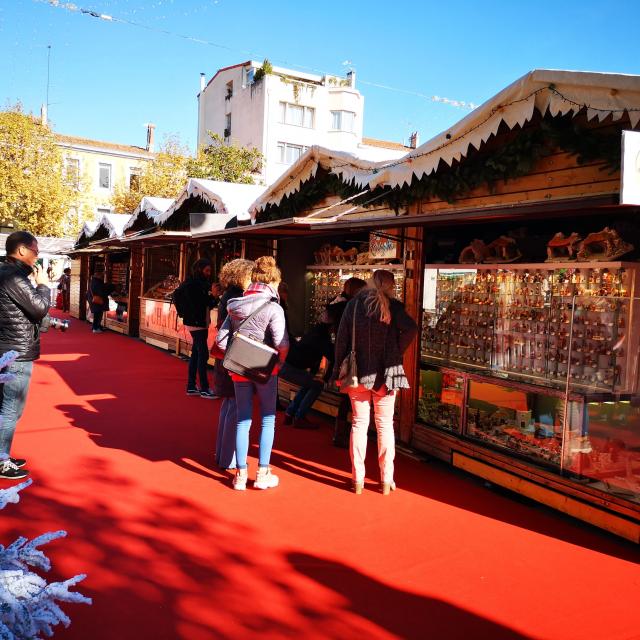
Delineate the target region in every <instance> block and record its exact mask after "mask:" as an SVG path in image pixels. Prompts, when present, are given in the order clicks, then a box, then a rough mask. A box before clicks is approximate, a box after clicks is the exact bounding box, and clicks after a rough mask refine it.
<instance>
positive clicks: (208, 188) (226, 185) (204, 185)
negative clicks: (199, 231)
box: [156, 178, 265, 225]
mask: <svg viewBox="0 0 640 640" xmlns="http://www.w3.org/2000/svg"><path fill="white" fill-rule="evenodd" d="M264 189H265V188H264V187H263V186H260V185H255V184H237V183H234V182H221V181H218V180H204V179H200V178H189V181H188V182H187V184H186V186H185V187H184V189H183V190H182V191H181V192H180V194H179V195H178V197H177V198H176V199H175V201H174V202H173V204H172V205H171V206H170V207H169V208H168V209H167V210H166V211H164V212H163V213H161V214H160V215H159V216H158V217H157V218H156V224H158V225H162V224H164V223H165V222H166V221H167V220H168V219H169V218H170V217H171V216H172V215H173V214H174V213H176V211H178V210H179V209H180V207H181V206H182V205H183V204H184V203H185V201H186V200H188V199H189V198H190V197H199V198H201V199H202V200H203V201H204V202H205V203H206V205H208V206H210V207H211V208H212V211H207V210H204V211H201V212H199V213H224V214H230V215H231V216H236V217H237V218H238V221H239V222H244V221H248V220H249V219H250V217H249V213H248V209H249V205H250V204H251V203H252V202H253V201H254V200H255V199H256V198H257V197H258V196H260V195H261V194H262V193H263V192H264Z"/></svg>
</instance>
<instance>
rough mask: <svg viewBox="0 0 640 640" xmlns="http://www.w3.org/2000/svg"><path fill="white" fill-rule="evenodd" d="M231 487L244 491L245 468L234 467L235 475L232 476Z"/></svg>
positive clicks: (245, 486)
mask: <svg viewBox="0 0 640 640" xmlns="http://www.w3.org/2000/svg"><path fill="white" fill-rule="evenodd" d="M233 488H234V489H235V490H236V491H244V490H245V489H246V488H247V470H246V469H236V475H235V476H233Z"/></svg>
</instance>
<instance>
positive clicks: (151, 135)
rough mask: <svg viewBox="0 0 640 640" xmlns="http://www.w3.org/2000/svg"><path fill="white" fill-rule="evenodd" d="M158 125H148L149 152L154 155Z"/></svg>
mask: <svg viewBox="0 0 640 640" xmlns="http://www.w3.org/2000/svg"><path fill="white" fill-rule="evenodd" d="M155 128H156V125H155V124H152V123H151V122H150V123H149V124H148V125H147V151H149V152H150V153H153V144H154V138H155Z"/></svg>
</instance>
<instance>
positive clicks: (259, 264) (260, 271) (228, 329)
mask: <svg viewBox="0 0 640 640" xmlns="http://www.w3.org/2000/svg"><path fill="white" fill-rule="evenodd" d="M281 280H282V277H281V275H280V269H278V267H277V266H276V261H275V260H274V259H273V258H272V257H271V256H264V257H262V258H258V259H257V260H256V263H255V266H254V268H253V271H252V273H251V284H250V285H249V287H248V289H247V290H246V291H245V292H244V295H243V296H242V298H234V299H233V300H230V301H229V303H228V304H227V311H228V313H229V315H228V316H227V319H226V320H225V321H224V323H223V325H222V327H220V331H219V332H218V337H217V339H216V344H217V346H218V348H219V349H220V350H222V351H225V350H226V348H227V344H228V342H229V336H230V335H232V334H233V333H234V332H235V331H236V330H237V329H238V327H239V326H240V324H241V323H242V322H244V320H247V319H248V322H246V323H245V324H244V326H243V327H242V334H243V335H244V336H246V337H248V338H252V339H253V340H257V341H259V342H263V343H264V344H266V345H269V346H270V347H273V348H274V349H276V350H277V351H278V355H279V360H280V364H282V363H283V362H284V360H285V358H286V357H287V351H288V350H289V338H288V336H287V331H286V326H285V319H284V311H283V310H282V307H281V306H280V305H279V304H278V300H279V298H278V285H279V284H280V281H281ZM249 316H252V317H251V318H250V319H249ZM277 371H278V369H277V367H276V369H274V371H273V375H271V377H270V378H269V380H268V381H267V382H265V383H263V384H259V383H257V382H252V381H251V380H248V379H247V378H244V377H242V376H239V375H237V374H235V373H232V374H231V379H232V380H233V386H234V390H235V397H236V407H237V414H238V418H237V423H236V475H235V478H234V479H233V488H234V489H236V490H238V491H243V490H244V489H246V488H247V477H248V473H247V454H248V451H249V430H250V429H251V415H252V413H253V398H254V396H257V397H258V401H259V403H260V415H261V423H262V424H261V431H260V452H259V461H258V471H257V474H256V479H255V481H254V483H253V486H254V487H255V488H256V489H272V488H274V487H277V486H278V482H279V480H278V476H276V475H273V474H272V473H271V468H270V467H269V461H270V460H271V449H272V447H273V438H274V434H275V422H276V397H277V394H278V375H277Z"/></svg>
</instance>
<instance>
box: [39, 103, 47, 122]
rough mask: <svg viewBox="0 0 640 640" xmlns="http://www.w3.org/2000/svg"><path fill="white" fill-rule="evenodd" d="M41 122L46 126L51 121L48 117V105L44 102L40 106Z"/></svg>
mask: <svg viewBox="0 0 640 640" xmlns="http://www.w3.org/2000/svg"><path fill="white" fill-rule="evenodd" d="M40 122H41V123H42V126H43V127H46V126H48V124H49V121H48V118H47V105H46V104H44V102H43V103H42V105H41V107H40Z"/></svg>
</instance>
